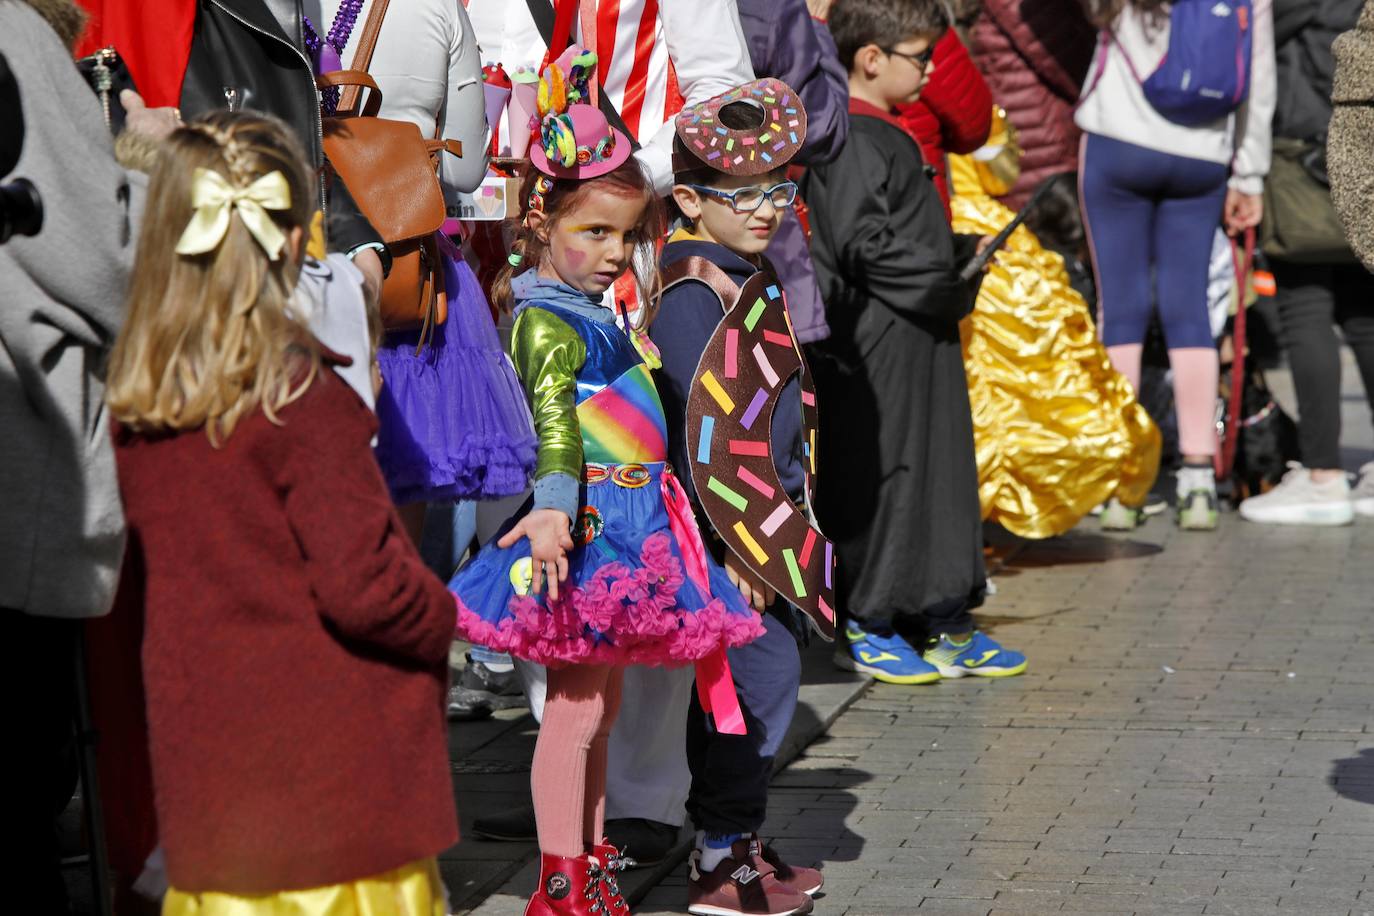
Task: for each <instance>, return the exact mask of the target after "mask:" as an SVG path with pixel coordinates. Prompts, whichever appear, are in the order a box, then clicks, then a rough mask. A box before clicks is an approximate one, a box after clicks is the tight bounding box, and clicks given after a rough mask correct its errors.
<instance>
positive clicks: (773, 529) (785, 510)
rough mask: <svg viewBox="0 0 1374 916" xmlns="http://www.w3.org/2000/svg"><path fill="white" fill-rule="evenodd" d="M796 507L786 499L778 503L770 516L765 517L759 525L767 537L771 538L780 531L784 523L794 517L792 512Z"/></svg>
mask: <svg viewBox="0 0 1374 916" xmlns="http://www.w3.org/2000/svg"><path fill="white" fill-rule="evenodd" d="M795 509H796V507H795V506H793V505H792V503H790V502H788V501H786V500H784V501H782V502H780V503H778V507H777V508H776V509H774V510H773V512H772V513H771V514H770V515H769V516H768V518H766V519H764V522H763V524H762V525H759V530H760V531H762V532H763V534H764V536H765V537H770V538H771V537H772V536H773V535H775V534H777V533H778V529H779V528H781V527H782V523H783V522H785V521H787V520H788V519H789V518H791V517H792V513H793V512H794V511H795Z"/></svg>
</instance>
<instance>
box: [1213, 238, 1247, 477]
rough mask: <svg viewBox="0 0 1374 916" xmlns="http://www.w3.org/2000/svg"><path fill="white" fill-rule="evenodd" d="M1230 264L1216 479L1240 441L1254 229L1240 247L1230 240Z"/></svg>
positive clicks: (1228, 467) (1226, 471)
mask: <svg viewBox="0 0 1374 916" xmlns="http://www.w3.org/2000/svg"><path fill="white" fill-rule="evenodd" d="M1231 263H1232V264H1233V265H1234V266H1235V268H1236V293H1237V303H1238V305H1237V307H1236V320H1235V323H1234V324H1233V326H1232V329H1231V349H1232V350H1233V351H1234V356H1232V357H1231V392H1230V396H1229V398H1228V399H1227V409H1226V431H1225V435H1223V437H1222V440H1221V448H1219V449H1217V456H1216V461H1215V468H1214V470H1215V471H1216V476H1217V479H1218V480H1222V479H1225V478H1226V477H1229V476H1230V475H1231V471H1232V470H1233V469H1234V468H1235V464H1236V447H1237V446H1238V445H1239V443H1240V430H1241V416H1240V413H1241V408H1242V396H1243V395H1244V393H1245V349H1246V338H1245V313H1246V312H1247V311H1248V309H1247V308H1246V307H1245V294H1246V278H1247V277H1249V276H1250V269H1251V268H1252V267H1253V266H1254V263H1255V230H1254V229H1246V230H1245V242H1244V246H1243V250H1242V246H1241V245H1239V244H1237V243H1236V241H1235V240H1234V239H1233V240H1232V241H1231Z"/></svg>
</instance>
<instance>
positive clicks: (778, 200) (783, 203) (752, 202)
mask: <svg viewBox="0 0 1374 916" xmlns="http://www.w3.org/2000/svg"><path fill="white" fill-rule="evenodd" d="M687 187H689V188H691V189H692V190H693V191H696V192H697V193H698V194H709V195H710V196H712V197H715V198H718V199H720V200H723V201H726V202H727V203H729V204H730V208H731V209H732V210H734V211H735V212H736V213H753V212H754V211H755V210H757V209H758V208H759V207H762V206H763V202H764V201H765V200H767V201H771V202H772V204H773V208H774V209H775V210H784V209H786V208H788V207H790V206H792V203H793V201H795V200H796V199H797V183H796V182H795V181H781V182H778V183H777V184H775V185H773V186H772V187H771V188H761V187H759V186H758V185H751V186H749V187H747V188H736V189H735V190H733V191H722V190H720V189H719V188H708V187H706V186H705V185H700V184H689V185H687Z"/></svg>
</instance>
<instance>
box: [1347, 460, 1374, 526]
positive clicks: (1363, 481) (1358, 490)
mask: <svg viewBox="0 0 1374 916" xmlns="http://www.w3.org/2000/svg"><path fill="white" fill-rule="evenodd" d="M1350 504H1351V505H1352V506H1353V507H1354V509H1355V512H1356V513H1357V514H1359V515H1363V516H1366V517H1369V518H1374V461H1371V462H1370V463H1369V464H1366V465H1365V466H1364V467H1362V468H1360V482H1359V483H1357V484H1355V489H1354V490H1352V491H1351V493H1350Z"/></svg>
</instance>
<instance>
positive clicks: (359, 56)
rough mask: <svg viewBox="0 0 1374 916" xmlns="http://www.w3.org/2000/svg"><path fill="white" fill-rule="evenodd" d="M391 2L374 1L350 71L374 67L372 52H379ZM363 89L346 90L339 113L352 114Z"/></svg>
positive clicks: (340, 102) (363, 70)
mask: <svg viewBox="0 0 1374 916" xmlns="http://www.w3.org/2000/svg"><path fill="white" fill-rule="evenodd" d="M389 2H390V0H372V8H371V9H370V10H368V11H367V21H366V22H365V23H363V34H362V37H361V38H359V39H358V50H357V51H355V52H354V54H353V62H352V63H351V64H350V65H349V69H350V70H361V71H362V72H363V73H366V72H367V69H368V67H370V66H372V52H374V51H376V50H377V36H378V35H379V34H381V31H382V20H383V19H385V18H386V8H387V4H388V3H389ZM361 91H362V89H361V88H360V87H358V86H349V87H348V88H346V89H344V92H343V97H342V98H341V99H340V100H339V111H341V112H351V111H353V110H354V109H355V108H357V106H358V93H360V92H361Z"/></svg>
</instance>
